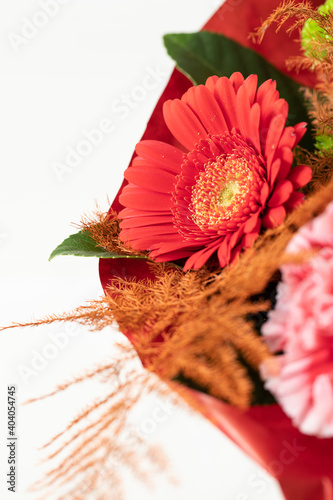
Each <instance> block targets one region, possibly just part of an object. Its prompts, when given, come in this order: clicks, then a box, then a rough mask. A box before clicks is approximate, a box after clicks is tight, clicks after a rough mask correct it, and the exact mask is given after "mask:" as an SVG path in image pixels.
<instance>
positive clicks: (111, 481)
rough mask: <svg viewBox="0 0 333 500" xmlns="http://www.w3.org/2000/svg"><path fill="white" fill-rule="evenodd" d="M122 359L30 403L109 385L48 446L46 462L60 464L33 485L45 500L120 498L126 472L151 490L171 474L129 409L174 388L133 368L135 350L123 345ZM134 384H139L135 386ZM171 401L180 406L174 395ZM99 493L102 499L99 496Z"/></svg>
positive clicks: (105, 499) (122, 495) (168, 392)
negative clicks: (93, 382)
mask: <svg viewBox="0 0 333 500" xmlns="http://www.w3.org/2000/svg"><path fill="white" fill-rule="evenodd" d="M118 348H119V359H118V360H116V361H115V362H111V363H108V364H106V365H104V366H100V367H99V368H98V369H95V370H93V371H91V372H88V373H85V374H84V375H82V376H79V377H77V378H75V379H74V380H72V381H71V382H68V383H66V384H62V385H60V386H58V387H57V388H56V390H54V391H53V392H51V393H49V394H46V395H44V396H42V397H40V398H37V399H34V400H30V401H28V403H31V402H33V401H36V400H41V399H45V398H48V397H50V396H54V395H56V394H58V393H59V392H61V391H64V390H66V389H68V388H69V387H71V386H73V385H77V384H79V383H84V382H85V381H87V380H88V379H95V378H101V377H102V378H103V382H105V383H107V385H108V386H110V387H111V390H109V391H108V392H107V394H106V395H105V396H104V397H103V398H101V399H99V400H97V401H95V402H94V403H93V404H91V405H89V406H88V407H86V408H85V409H84V410H83V411H82V412H81V413H80V414H79V415H77V416H76V418H75V419H74V420H73V421H72V422H70V423H69V425H68V426H67V428H66V429H64V430H63V431H62V432H61V433H59V434H58V435H56V436H54V438H53V439H52V440H51V441H50V442H48V443H46V444H45V445H44V447H43V448H44V449H45V450H47V452H48V455H47V457H46V460H47V461H48V462H50V463H56V465H55V466H54V468H53V469H51V470H50V471H49V472H48V474H47V475H46V476H45V477H44V478H43V479H42V480H40V481H39V482H38V483H36V484H35V485H34V486H33V491H36V492H38V493H39V494H41V495H42V496H41V498H43V499H46V498H47V499H48V500H49V499H52V498H56V499H57V500H65V499H66V500H68V499H71V500H74V499H75V500H87V499H89V498H94V499H96V498H99V499H100V500H110V499H115V500H122V499H124V498H125V496H124V485H123V482H122V471H124V469H125V468H127V469H129V470H130V471H131V472H132V473H133V474H134V475H135V476H136V477H138V478H139V479H140V480H141V481H144V482H145V483H146V485H147V486H149V487H152V486H153V485H154V481H153V480H152V478H153V477H154V476H156V474H157V473H160V472H162V471H163V472H164V473H165V471H166V470H168V466H169V464H168V462H167V460H166V458H165V456H164V454H163V453H162V451H161V450H160V449H159V448H157V447H155V446H152V445H149V444H148V443H147V441H146V440H145V439H144V438H143V437H142V436H141V435H140V433H139V432H138V431H137V430H136V428H135V427H134V426H131V425H130V423H129V416H130V413H131V410H132V409H133V408H134V407H135V405H136V404H137V403H138V402H139V400H140V399H141V398H142V397H143V396H145V395H147V394H151V393H154V394H158V395H159V396H162V397H165V396H167V395H168V396H169V398H170V393H171V391H170V389H168V387H167V386H164V385H162V384H160V383H157V382H156V377H154V376H152V374H149V373H148V372H147V371H145V370H143V369H142V367H141V369H140V367H138V366H136V365H138V361H137V362H136V364H135V358H137V356H136V353H135V351H134V350H133V348H128V347H127V346H124V345H119V346H118ZM133 381H135V383H133ZM172 401H173V402H176V399H175V397H174V396H173V399H172ZM97 492H98V497H96V493H97Z"/></svg>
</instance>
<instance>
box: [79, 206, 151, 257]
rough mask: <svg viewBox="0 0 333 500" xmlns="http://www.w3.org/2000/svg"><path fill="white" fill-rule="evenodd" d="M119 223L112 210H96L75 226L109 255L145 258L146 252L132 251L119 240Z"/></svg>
mask: <svg viewBox="0 0 333 500" xmlns="http://www.w3.org/2000/svg"><path fill="white" fill-rule="evenodd" d="M119 222H120V221H119V219H118V215H117V213H116V212H115V211H114V210H112V209H110V210H109V212H108V213H103V212H101V211H99V210H96V211H95V212H94V213H93V215H91V216H88V215H85V216H84V217H82V219H81V222H80V224H75V226H77V227H78V228H79V229H81V230H82V231H89V233H90V235H91V237H92V239H93V240H95V241H96V243H97V244H98V246H100V247H103V248H105V250H107V251H108V252H110V253H117V254H121V255H135V256H141V257H146V256H147V255H148V252H139V251H137V250H133V249H132V248H130V247H129V246H127V245H125V244H124V243H123V242H122V241H121V240H120V239H119V233H120V227H119Z"/></svg>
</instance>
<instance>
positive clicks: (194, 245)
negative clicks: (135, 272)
mask: <svg viewBox="0 0 333 500" xmlns="http://www.w3.org/2000/svg"><path fill="white" fill-rule="evenodd" d="M198 247H199V248H200V247H201V243H200V242H193V241H184V239H183V238H182V237H181V236H180V235H179V239H178V241H173V242H169V241H168V242H165V243H163V244H162V245H152V247H151V249H152V254H151V255H152V257H153V258H155V256H157V255H162V254H164V253H169V252H175V251H176V250H184V251H185V250H188V251H189V252H190V254H189V255H191V254H192V253H193V252H194V251H197V250H198Z"/></svg>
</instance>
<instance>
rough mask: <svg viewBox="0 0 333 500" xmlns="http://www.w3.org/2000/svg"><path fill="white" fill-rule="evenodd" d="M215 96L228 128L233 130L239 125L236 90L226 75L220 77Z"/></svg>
mask: <svg viewBox="0 0 333 500" xmlns="http://www.w3.org/2000/svg"><path fill="white" fill-rule="evenodd" d="M214 96H215V99H216V100H217V102H218V104H219V105H220V108H221V110H222V113H223V116H224V118H225V120H226V123H227V125H228V128H229V130H230V131H232V129H233V128H236V127H238V123H237V116H236V92H235V89H234V87H233V85H232V83H231V81H230V80H229V78H226V77H225V76H223V77H221V78H219V79H218V81H217V82H216V85H215V90H214Z"/></svg>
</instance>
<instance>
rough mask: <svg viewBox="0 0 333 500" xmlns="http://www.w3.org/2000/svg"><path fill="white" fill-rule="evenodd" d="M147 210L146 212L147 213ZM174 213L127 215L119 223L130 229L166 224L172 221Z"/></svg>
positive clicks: (122, 227)
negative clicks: (140, 215)
mask: <svg viewBox="0 0 333 500" xmlns="http://www.w3.org/2000/svg"><path fill="white" fill-rule="evenodd" d="M147 213H148V212H146V213H145V214H147ZM172 220H173V219H172V215H154V216H149V215H147V216H144V217H138V216H137V217H127V218H126V219H124V220H122V221H121V222H120V224H119V227H120V228H121V229H129V228H133V227H143V226H151V225H155V224H165V223H167V222H168V223H170V224H171V223H172Z"/></svg>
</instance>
